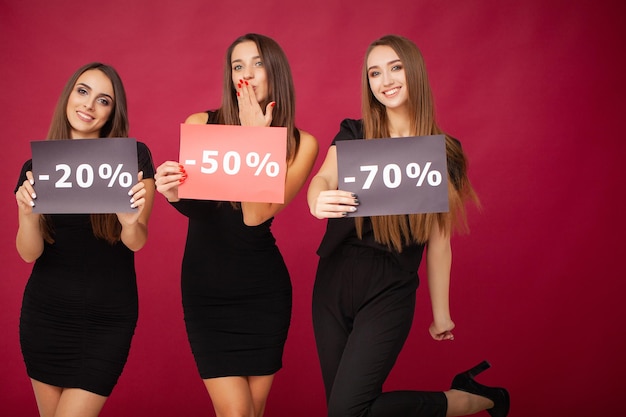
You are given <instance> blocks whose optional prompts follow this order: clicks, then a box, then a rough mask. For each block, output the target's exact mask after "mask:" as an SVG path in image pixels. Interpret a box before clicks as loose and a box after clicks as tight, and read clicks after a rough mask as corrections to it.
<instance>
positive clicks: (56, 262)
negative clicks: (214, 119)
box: [15, 142, 154, 396]
mask: <svg viewBox="0 0 626 417" xmlns="http://www.w3.org/2000/svg"><path fill="white" fill-rule="evenodd" d="M137 152H138V162H139V165H138V166H139V169H140V170H143V177H144V178H153V177H154V166H153V163H152V157H151V155H150V151H149V149H148V148H147V147H146V145H144V144H143V143H141V142H137ZM30 170H32V161H27V162H26V163H25V164H24V166H23V167H22V173H21V175H20V179H19V182H18V184H17V187H16V189H15V191H16V192H17V188H19V186H20V185H21V184H22V183H23V182H24V181H25V180H26V171H30ZM36 186H37V185H36V184H35V187H36ZM49 218H50V219H51V221H52V225H53V229H54V235H53V237H54V240H55V242H54V243H53V244H48V243H45V244H44V250H43V253H42V254H41V256H40V257H39V258H38V259H37V260H36V261H35V265H34V266H33V270H32V273H31V275H30V278H29V280H28V283H27V284H26V289H25V291H24V298H23V301H22V310H21V316H20V343H21V348H22V354H23V356H24V362H25V364H26V370H27V372H28V376H30V377H31V378H33V379H35V380H37V381H40V382H43V383H46V384H49V385H54V386H58V387H64V388H81V389H84V390H87V391H90V392H93V393H96V394H99V395H103V396H109V395H110V394H111V391H112V390H113V387H114V386H115V384H116V383H117V380H118V378H119V376H120V374H121V373H122V369H123V368H124V365H125V363H126V359H127V357H128V352H129V349H130V343H131V339H132V337H133V334H134V331H135V326H136V324H137V311H138V308H137V283H136V279H135V263H134V256H133V252H132V251H131V250H130V249H128V248H127V247H126V246H125V245H124V244H123V243H122V242H121V241H120V242H117V243H116V244H114V245H111V244H109V243H107V242H106V241H105V240H102V239H98V238H96V237H95V236H94V234H93V231H92V228H91V222H90V218H89V214H53V215H50V216H49Z"/></svg>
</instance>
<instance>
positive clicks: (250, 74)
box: [243, 67, 254, 80]
mask: <svg viewBox="0 0 626 417" xmlns="http://www.w3.org/2000/svg"><path fill="white" fill-rule="evenodd" d="M252 78H254V71H252V69H251V68H249V67H246V69H244V70H243V79H244V80H249V79H252Z"/></svg>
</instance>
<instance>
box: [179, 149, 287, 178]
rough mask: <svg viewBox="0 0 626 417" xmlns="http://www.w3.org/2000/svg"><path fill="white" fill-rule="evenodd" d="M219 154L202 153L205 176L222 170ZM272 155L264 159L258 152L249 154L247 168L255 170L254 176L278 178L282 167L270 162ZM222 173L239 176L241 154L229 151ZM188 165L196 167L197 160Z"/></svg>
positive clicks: (223, 158)
mask: <svg viewBox="0 0 626 417" xmlns="http://www.w3.org/2000/svg"><path fill="white" fill-rule="evenodd" d="M218 157H219V152H218V151H214V150H205V151H202V166H201V167H200V172H202V173H203V174H214V173H216V172H217V171H218V170H219V169H220V163H219V162H220V161H219V160H218ZM270 157H271V153H266V154H265V155H264V156H263V158H261V156H260V155H259V154H258V153H256V152H248V153H247V154H246V156H245V157H244V161H243V162H244V163H245V166H246V167H248V168H253V169H254V176H256V177H258V176H259V175H261V174H265V175H267V176H268V177H272V178H273V177H276V176H277V175H278V174H279V173H280V166H279V164H278V163H277V162H275V161H270V160H269V159H270ZM221 162H222V164H221V168H222V171H223V172H224V173H225V174H227V175H237V174H238V173H239V171H240V170H241V166H242V158H241V155H240V154H239V152H236V151H228V152H225V153H224V156H223V157H222V158H221ZM185 163H186V164H189V165H194V164H195V163H196V161H195V160H186V161H185Z"/></svg>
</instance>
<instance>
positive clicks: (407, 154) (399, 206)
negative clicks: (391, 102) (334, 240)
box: [336, 135, 449, 217]
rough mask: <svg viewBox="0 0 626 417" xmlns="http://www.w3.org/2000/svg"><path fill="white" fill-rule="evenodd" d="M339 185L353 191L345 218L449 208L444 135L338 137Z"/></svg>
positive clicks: (441, 210)
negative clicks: (354, 200) (352, 208)
mask: <svg viewBox="0 0 626 417" xmlns="http://www.w3.org/2000/svg"><path fill="white" fill-rule="evenodd" d="M336 146H337V169H338V175H339V187H338V188H339V189H340V190H344V191H350V192H353V193H355V194H356V195H357V196H358V199H359V202H360V203H359V206H358V209H357V211H356V212H354V213H352V212H348V213H347V215H348V216H349V217H361V216H379V215H387V214H412V213H440V212H447V211H448V210H449V206H448V169H447V163H446V148H445V139H444V136H443V135H434V136H413V137H406V138H386V139H370V140H346V141H337V142H336Z"/></svg>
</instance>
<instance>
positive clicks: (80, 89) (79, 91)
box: [76, 87, 89, 96]
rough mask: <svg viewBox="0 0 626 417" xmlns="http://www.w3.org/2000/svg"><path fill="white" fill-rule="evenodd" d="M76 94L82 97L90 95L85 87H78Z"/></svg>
mask: <svg viewBox="0 0 626 417" xmlns="http://www.w3.org/2000/svg"><path fill="white" fill-rule="evenodd" d="M76 92H77V93H78V94H80V95H81V96H84V95H87V94H89V93H88V91H87V90H85V89H84V88H83V87H78V88H77V89H76Z"/></svg>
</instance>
